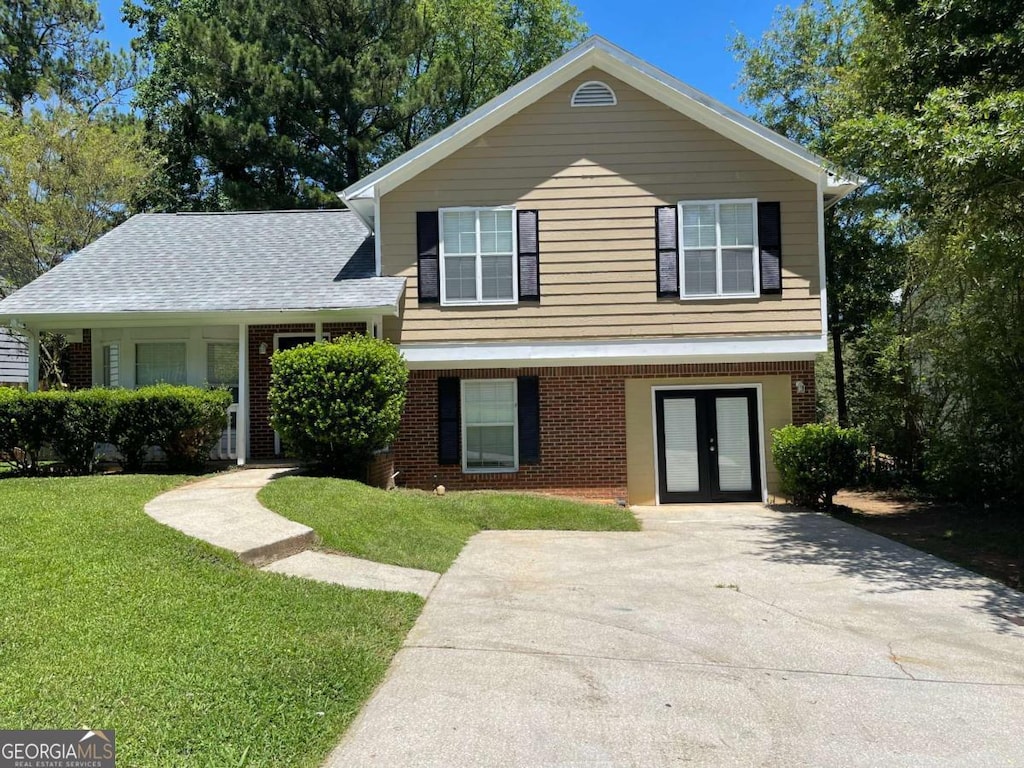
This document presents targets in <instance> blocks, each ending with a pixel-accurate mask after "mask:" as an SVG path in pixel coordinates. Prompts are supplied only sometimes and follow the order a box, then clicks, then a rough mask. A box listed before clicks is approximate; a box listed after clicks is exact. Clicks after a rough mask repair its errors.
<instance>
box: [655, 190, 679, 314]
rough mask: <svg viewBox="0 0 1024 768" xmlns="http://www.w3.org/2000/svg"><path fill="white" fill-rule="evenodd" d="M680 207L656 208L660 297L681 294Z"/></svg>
mask: <svg viewBox="0 0 1024 768" xmlns="http://www.w3.org/2000/svg"><path fill="white" fill-rule="evenodd" d="M678 221H679V209H678V208H677V207H676V206H674V205H660V206H658V207H657V208H655V209H654V240H655V254H656V256H657V262H658V297H659V298H663V297H666V296H679V224H678Z"/></svg>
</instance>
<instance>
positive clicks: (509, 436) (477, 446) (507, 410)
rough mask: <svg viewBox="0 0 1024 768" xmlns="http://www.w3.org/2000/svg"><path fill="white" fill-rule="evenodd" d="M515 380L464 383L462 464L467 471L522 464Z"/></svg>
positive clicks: (497, 468)
mask: <svg viewBox="0 0 1024 768" xmlns="http://www.w3.org/2000/svg"><path fill="white" fill-rule="evenodd" d="M516 408H517V405H516V380H515V379H479V380H472V381H463V382H462V445H463V452H462V466H463V469H464V470H465V471H467V472H474V471H475V472H501V471H512V470H515V469H518V467H519V461H518V457H519V445H518V440H519V435H518V429H517V418H516V415H517V412H516Z"/></svg>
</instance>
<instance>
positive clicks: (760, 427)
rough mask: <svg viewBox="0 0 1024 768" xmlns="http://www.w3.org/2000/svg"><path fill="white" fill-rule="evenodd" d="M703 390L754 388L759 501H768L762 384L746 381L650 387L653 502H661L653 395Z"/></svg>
mask: <svg viewBox="0 0 1024 768" xmlns="http://www.w3.org/2000/svg"><path fill="white" fill-rule="evenodd" d="M687 389H689V390H695V389H698V390H704V391H710V392H713V391H715V390H719V389H754V390H756V393H757V422H758V424H757V436H758V438H759V444H758V446H757V455H758V456H759V457H760V460H761V502H762V503H763V504H767V503H768V475H767V468H766V466H765V456H764V445H765V437H766V434H765V425H764V396H763V392H762V386H761V384H760V383H759V382H756V381H748V382H743V383H736V384H666V385H663V386H661V385H656V386H652V387H651V428H652V431H653V437H654V500H655V504H659V505H660V504H661V490H660V488H661V478H660V477H659V474H658V463H659V462H658V410H657V408H656V406H655V395H656V393H658V392H666V391H672V390H675V391H679V390H687Z"/></svg>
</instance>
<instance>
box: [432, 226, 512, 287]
mask: <svg viewBox="0 0 1024 768" xmlns="http://www.w3.org/2000/svg"><path fill="white" fill-rule="evenodd" d="M440 216H441V221H440V224H441V226H440V235H441V237H440V255H441V280H440V282H441V303H442V304H515V303H516V299H517V296H518V290H517V285H516V283H517V271H518V268H517V264H516V226H515V209H513V208H508V207H501V208H443V209H441V211H440Z"/></svg>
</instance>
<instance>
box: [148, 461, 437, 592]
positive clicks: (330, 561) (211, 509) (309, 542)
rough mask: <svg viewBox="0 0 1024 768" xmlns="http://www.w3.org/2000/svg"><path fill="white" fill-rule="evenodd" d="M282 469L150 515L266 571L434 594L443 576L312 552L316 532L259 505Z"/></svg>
mask: <svg viewBox="0 0 1024 768" xmlns="http://www.w3.org/2000/svg"><path fill="white" fill-rule="evenodd" d="M288 471H289V470H286V469H281V468H280V467H259V468H255V469H241V470H232V471H230V472H225V473H223V474H220V475H217V476H215V477H211V478H209V479H206V480H200V481H199V482H197V483H191V484H189V485H184V486H182V487H180V488H175V489H173V490H170V491H168V492H167V493H163V494H161V495H159V496H157V497H156V498H155V499H153V500H152V501H150V502H149V503H148V504H147V505H146V514H147V515H149V516H150V517H152V518H153V519H154V520H156V521H157V522H160V523H163V524H164V525H167V526H170V527H171V528H174V529H176V530H179V531H181V532H182V533H185V534H187V535H189V536H192V537H193V538H196V539H201V540H202V541H205V542H207V543H208V544H212V545H214V546H215V547H220V548H221V549H226V550H229V551H230V552H234V553H235V554H236V555H237V556H238V558H239V559H240V560H242V562H245V563H249V564H251V565H255V566H257V567H260V568H262V570H264V571H270V572H272V573H282V574H285V575H287V576H298V577H301V578H304V579H312V580H314V581H324V582H328V583H331V584H341V585H343V586H346V587H352V588H355V589H377V590H382V591H386V592H413V593H415V594H417V595H420V596H421V597H426V596H427V595H429V594H430V590H432V589H433V588H434V584H436V583H437V580H438V578H439V574H436V573H434V572H433V571H421V570H417V569H415V568H402V567H401V566H397V565H385V564H384V563H374V562H371V561H369V560H362V559H360V558H358V557H349V556H347V555H339V554H335V553H331V552H320V551H316V550H314V549H313V547H314V546H315V545H316V543H317V536H316V532H315V531H314V530H313V529H312V528H310V527H308V526H305V525H301V524H300V523H296V522H294V521H292V520H288V519H287V518H284V517H281V515H279V514H277V513H276V512H271V511H270V510H269V509H267V508H266V507H264V506H263V505H262V504H260V502H259V500H258V499H257V498H256V494H257V493H258V492H259V490H260V488H262V487H263V486H265V485H266V484H267V483H269V482H270V481H271V480H273V479H274V478H275V477H277V476H278V475H281V474H285V473H286V472H288Z"/></svg>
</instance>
